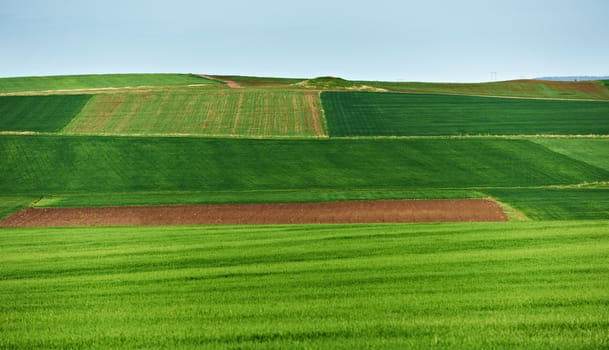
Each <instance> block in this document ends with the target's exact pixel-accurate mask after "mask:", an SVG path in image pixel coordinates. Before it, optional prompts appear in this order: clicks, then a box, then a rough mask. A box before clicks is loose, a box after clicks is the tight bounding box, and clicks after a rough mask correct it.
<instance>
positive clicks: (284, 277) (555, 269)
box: [0, 221, 609, 349]
mask: <svg viewBox="0 0 609 350" xmlns="http://www.w3.org/2000/svg"><path fill="white" fill-rule="evenodd" d="M0 247H1V249H2V254H1V255H0V271H1V272H0V276H2V278H1V279H0V298H1V299H2V303H1V304H0V309H1V312H0V325H1V327H2V337H0V348H45V349H65V348H130V349H133V348H172V349H175V348H195V347H198V348H201V347H203V348H231V349H234V348H256V349H269V348H272V349H279V348H282V349H286V348H328V349H354V348H356V349H357V348H361V349H364V348H366V349H378V348H402V349H403V348H430V347H431V348H453V349H457V348H459V349H464V348H469V349H482V348H486V349H491V348H504V349H514V348H519V349H542V348H543V349H556V348H564V349H567V348H568V349H602V348H607V347H609V334H608V333H607V329H609V321H608V320H609V308H608V306H609V305H608V304H607V291H608V290H609V279H607V278H606V277H607V273H609V271H608V266H607V251H608V250H609V225H608V222H607V221H579V222H558V223H555V222H542V223H502V224H496V223H495V224H480V223H478V224H473V223H467V224H431V225H430V224H428V225H353V226H345V225H316V226H266V227H264V226H241V227H227V226H216V227H152V228H141V227H140V228H60V229H0Z"/></svg>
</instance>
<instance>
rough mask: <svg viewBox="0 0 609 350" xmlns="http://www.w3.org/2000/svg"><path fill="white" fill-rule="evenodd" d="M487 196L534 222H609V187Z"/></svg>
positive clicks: (506, 191) (504, 192) (508, 191)
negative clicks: (592, 220)
mask: <svg viewBox="0 0 609 350" xmlns="http://www.w3.org/2000/svg"><path fill="white" fill-rule="evenodd" d="M486 193H488V194H490V195H491V196H493V197H494V198H497V199H498V200H500V201H502V202H506V203H509V204H510V206H512V207H513V208H515V209H517V210H520V211H522V212H523V213H525V214H526V216H527V217H528V218H530V219H532V220H586V219H588V220H589V219H595V220H598V219H605V220H606V219H609V187H591V188H554V189H553V188H544V189H531V188H526V189H492V190H486Z"/></svg>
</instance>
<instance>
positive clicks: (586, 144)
mask: <svg viewBox="0 0 609 350" xmlns="http://www.w3.org/2000/svg"><path fill="white" fill-rule="evenodd" d="M607 118H608V121H607V123H609V116H608V117H607ZM533 141H534V142H536V143H538V144H540V145H543V146H545V147H547V148H549V149H551V150H552V151H554V152H558V153H561V154H564V155H566V156H569V157H571V158H573V159H577V160H580V161H583V162H586V163H588V164H591V165H594V166H597V167H599V168H602V169H605V170H609V139H571V138H559V139H551V138H549V139H535V140H533ZM607 180H608V181H609V179H607Z"/></svg>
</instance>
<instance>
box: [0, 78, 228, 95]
mask: <svg viewBox="0 0 609 350" xmlns="http://www.w3.org/2000/svg"><path fill="white" fill-rule="evenodd" d="M191 84H197V85H198V84H220V83H219V82H217V81H213V80H208V79H203V78H200V77H198V76H194V75H190V74H89V75H62V76H44V77H17V78H0V93H14V92H25V91H49V90H77V89H99V88H120V87H136V86H187V85H191Z"/></svg>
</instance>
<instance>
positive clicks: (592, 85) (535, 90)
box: [357, 80, 609, 100]
mask: <svg viewBox="0 0 609 350" xmlns="http://www.w3.org/2000/svg"><path fill="white" fill-rule="evenodd" d="M357 83H359V84H361V85H367V86H373V87H377V88H382V89H388V90H391V91H400V92H411V93H424V94H449V95H468V96H505V97H524V98H554V99H581V100H609V83H607V82H605V85H606V86H605V85H603V83H602V82H600V81H579V82H571V81H570V82H565V81H541V80H510V81H499V82H490V83H471V84H468V83H419V82H380V81H361V82H357Z"/></svg>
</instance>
